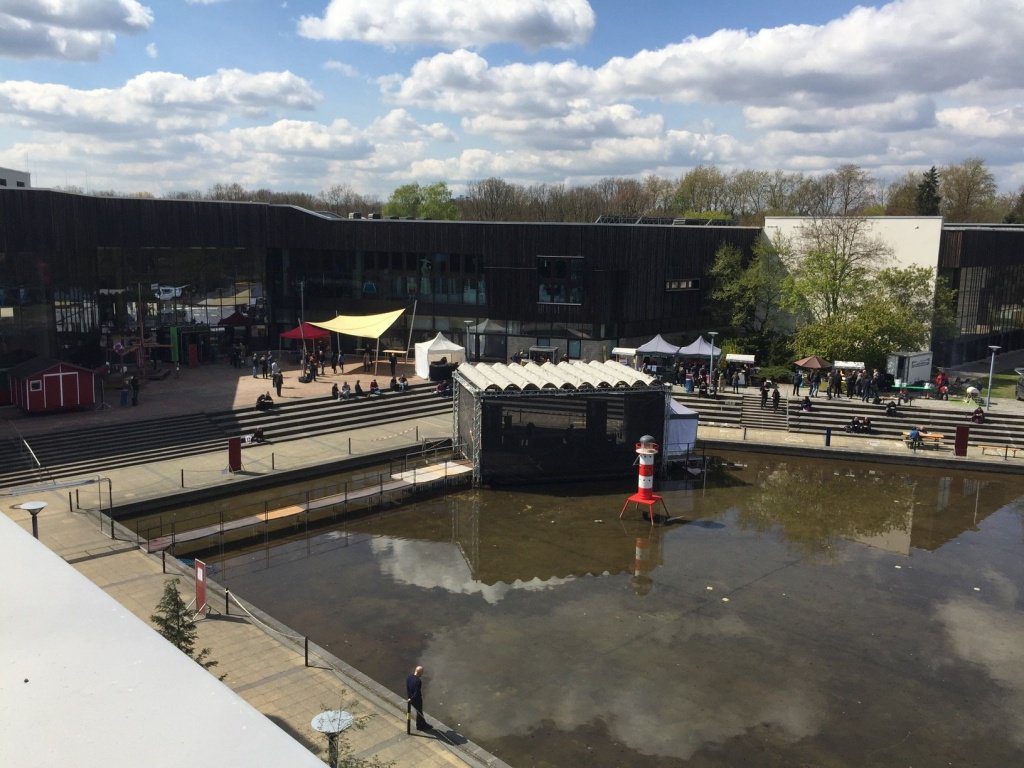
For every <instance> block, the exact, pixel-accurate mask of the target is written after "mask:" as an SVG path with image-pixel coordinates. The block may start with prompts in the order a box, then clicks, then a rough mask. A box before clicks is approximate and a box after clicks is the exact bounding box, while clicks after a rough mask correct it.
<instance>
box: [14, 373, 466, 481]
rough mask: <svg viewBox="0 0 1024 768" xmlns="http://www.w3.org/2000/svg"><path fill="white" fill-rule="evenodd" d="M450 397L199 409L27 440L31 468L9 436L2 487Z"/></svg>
mask: <svg viewBox="0 0 1024 768" xmlns="http://www.w3.org/2000/svg"><path fill="white" fill-rule="evenodd" d="M451 407H452V403H451V400H450V399H446V398H441V397H438V396H437V395H436V394H435V393H434V386H433V385H432V384H422V385H417V386H413V387H410V388H409V391H408V392H404V393H391V392H389V393H387V394H385V395H382V396H381V397H376V398H369V397H363V398H359V399H358V400H355V399H353V400H349V401H335V400H333V399H331V398H330V397H318V398H309V399H305V400H299V401H295V402H285V403H282V404H280V405H278V406H277V407H275V408H274V409H273V410H270V411H257V410H256V409H255V407H246V408H240V409H237V410H232V411H222V412H218V413H210V414H207V413H197V414H190V415H185V416H171V417H167V418H163V419H151V420H146V421H136V422H131V423H119V424H111V425H109V426H105V427H96V428H90V429H85V430H74V431H67V432H56V433H51V434H42V435H33V436H30V437H28V438H27V440H28V443H29V445H30V446H31V448H32V451H33V452H34V453H35V455H36V457H37V458H38V459H39V462H40V464H42V469H40V468H39V467H37V466H36V464H35V461H33V459H32V457H31V455H30V454H29V452H28V450H27V449H26V448H25V445H24V443H22V442H21V440H20V439H19V438H18V437H17V436H16V435H14V436H11V435H9V436H8V437H6V438H5V439H3V440H2V441H0V486H14V485H25V484H30V483H38V482H44V481H48V480H54V479H57V478H61V477H69V476H72V475H85V474H91V473H97V474H99V473H102V472H104V471H107V470H110V469H115V468H118V467H127V466H134V465H138V464H148V463H150V462H154V461H163V460H165V459H173V458H178V457H182V456H194V455H197V454H201V453H209V452H211V451H216V450H220V449H224V448H226V440H227V438H228V437H232V436H239V435H244V434H252V433H253V432H254V431H255V429H256V428H257V427H262V428H263V431H264V435H265V437H266V439H267V440H269V441H271V442H272V443H279V442H284V441H287V440H297V439H299V438H303V437H310V436H313V435H321V434H329V433H333V432H342V431H345V430H349V429H356V428H359V427H368V426H374V425H376V424H386V423H388V422H394V421H401V420H404V419H411V418H416V417H419V416H433V415H436V414H439V413H445V412H450V411H451Z"/></svg>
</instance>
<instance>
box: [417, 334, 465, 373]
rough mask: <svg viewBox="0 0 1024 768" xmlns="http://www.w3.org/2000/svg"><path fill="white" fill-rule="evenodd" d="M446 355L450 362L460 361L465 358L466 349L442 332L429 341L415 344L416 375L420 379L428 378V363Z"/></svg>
mask: <svg viewBox="0 0 1024 768" xmlns="http://www.w3.org/2000/svg"><path fill="white" fill-rule="evenodd" d="M442 357H447V358H448V361H449V362H451V363H462V362H465V360H466V350H465V348H464V347H460V346H459V345H458V344H456V343H455V342H454V341H451V340H450V339H448V338H446V337H445V335H444V334H443V333H438V334H437V336H435V337H434V338H432V339H430V340H429V341H420V342H418V343H417V344H416V375H417V376H419V377H420V378H421V379H428V378H430V363H431V361H433V360H440V359H441V358H442Z"/></svg>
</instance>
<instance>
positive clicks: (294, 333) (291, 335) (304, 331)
mask: <svg viewBox="0 0 1024 768" xmlns="http://www.w3.org/2000/svg"><path fill="white" fill-rule="evenodd" d="M314 326H315V323H303V324H302V325H300V326H298V327H297V328H292V329H291V330H290V331H285V332H284V333H282V334H281V338H282V339H327V338H330V336H331V334H329V333H328V332H327V331H325V330H323V329H322V328H316V327H314Z"/></svg>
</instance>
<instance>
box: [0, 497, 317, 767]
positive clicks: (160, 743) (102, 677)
mask: <svg viewBox="0 0 1024 768" xmlns="http://www.w3.org/2000/svg"><path fill="white" fill-rule="evenodd" d="M0 584H3V589H4V596H3V599H2V600H0V627H3V631H2V632H0V669H2V676H0V723H3V733H2V735H0V765H3V766H18V767H19V768H32V767H34V766H40V767H42V766H46V768H51V767H52V766H56V765H76V766H104V768H119V767H120V766H126V767H127V766H131V768H136V767H137V766H140V765H144V766H147V768H164V767H165V766H166V768H172V767H173V768H182V766H189V765H196V766H200V765H275V766H277V765H286V766H289V768H294V767H297V766H309V768H323V763H322V762H320V760H318V759H317V758H316V756H315V755H313V754H312V753H311V752H309V751H308V750H306V749H305V748H304V747H303V746H302V745H301V744H299V743H298V742H297V741H295V740H294V739H292V738H291V737H290V736H289V735H288V734H287V733H285V732H284V731H282V730H281V729H280V728H279V727H277V726H276V725H275V724H274V723H272V722H271V721H270V720H268V719H267V718H266V717H264V716H263V715H262V714H260V713H259V712H258V711H256V710H255V709H253V707H251V706H250V705H249V704H248V703H247V702H246V701H245V700H243V699H242V698H241V697H240V696H238V695H237V694H235V693H234V692H233V691H232V690H231V689H230V688H228V687H227V686H225V685H224V684H223V683H221V682H220V681H218V680H217V678H215V677H213V676H212V675H211V674H210V673H209V672H207V671H206V670H204V669H203V668H202V667H200V666H199V665H198V664H196V663H195V662H194V661H192V660H191V659H190V658H188V657H187V656H186V655H185V654H183V653H181V652H180V651H178V650H177V649H176V648H174V646H172V645H171V644H170V643H168V642H167V641H166V640H164V639H163V638H162V637H161V636H160V635H159V634H157V632H156V631H155V630H153V629H151V628H150V627H149V626H148V625H147V624H145V623H144V622H142V621H141V620H140V619H138V618H136V617H135V616H134V615H133V614H132V613H131V612H130V611H129V610H128V609H126V608H125V607H124V606H122V605H121V604H120V603H118V602H117V601H115V600H114V599H113V598H111V597H110V596H109V595H107V594H106V593H105V592H103V590H101V589H100V588H99V587H97V586H96V585H95V584H93V583H92V582H91V581H89V580H88V579H87V578H86V577H85V576H83V575H81V574H80V573H79V572H78V571H76V570H75V569H74V568H72V567H71V566H70V565H68V564H67V563H65V562H64V561H63V560H62V559H61V558H60V557H58V556H57V555H55V554H53V553H52V552H51V551H50V550H48V549H47V548H46V547H44V546H43V545H42V544H40V543H39V542H38V541H36V540H35V539H33V538H32V536H31V535H29V534H28V533H26V532H25V531H24V530H22V529H21V527H20V526H19V525H17V524H16V523H14V522H13V521H12V520H10V518H8V517H6V516H5V515H3V514H0ZM155 607H156V606H154V609H155ZM314 714H316V713H315V712H311V713H310V716H311V717H312V715H314Z"/></svg>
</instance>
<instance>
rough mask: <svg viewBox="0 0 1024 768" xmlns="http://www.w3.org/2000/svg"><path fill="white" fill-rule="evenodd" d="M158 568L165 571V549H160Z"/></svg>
mask: <svg viewBox="0 0 1024 768" xmlns="http://www.w3.org/2000/svg"><path fill="white" fill-rule="evenodd" d="M160 569H161V570H162V571H163V572H164V573H167V550H166V549H161V550H160Z"/></svg>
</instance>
